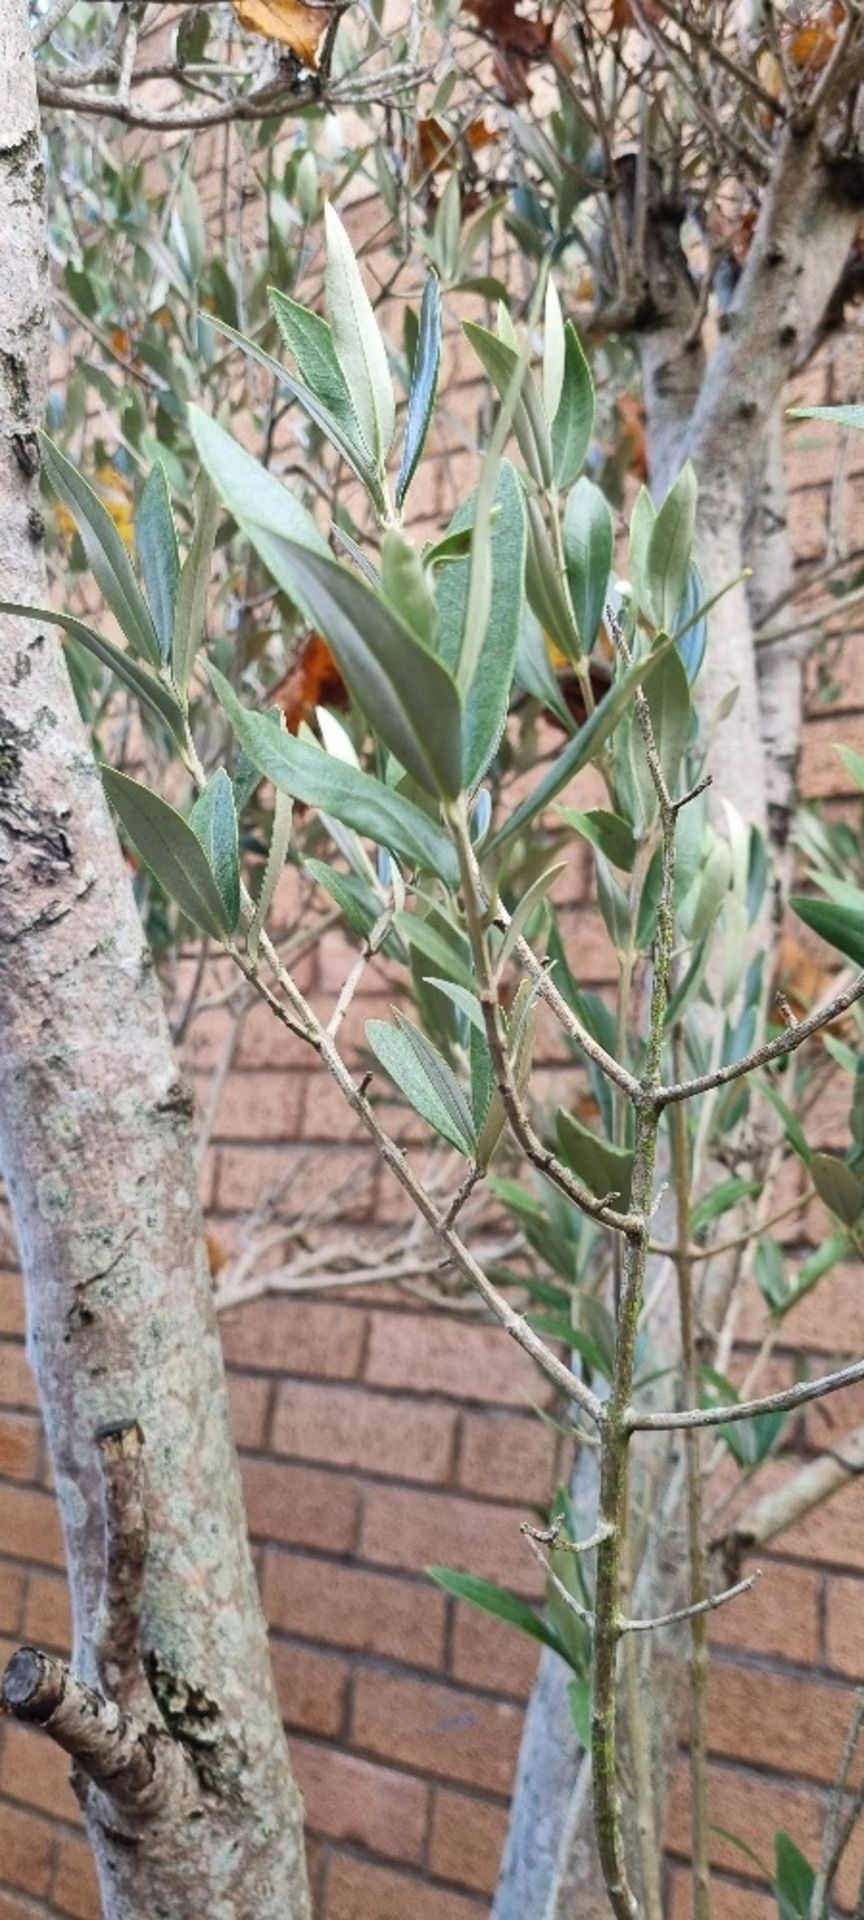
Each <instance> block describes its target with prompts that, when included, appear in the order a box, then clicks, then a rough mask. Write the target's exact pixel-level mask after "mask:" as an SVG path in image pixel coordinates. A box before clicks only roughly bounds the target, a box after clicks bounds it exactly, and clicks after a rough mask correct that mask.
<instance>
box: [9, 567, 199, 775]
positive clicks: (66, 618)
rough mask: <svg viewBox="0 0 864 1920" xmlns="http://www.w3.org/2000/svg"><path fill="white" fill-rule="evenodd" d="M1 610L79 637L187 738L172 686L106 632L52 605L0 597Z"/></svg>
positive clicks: (179, 735) (180, 737)
mask: <svg viewBox="0 0 864 1920" xmlns="http://www.w3.org/2000/svg"><path fill="white" fill-rule="evenodd" d="M0 613H20V614H21V615H22V616H23V618H24V619H26V620H37V621H39V620H44V621H45V622H46V624H47V625H48V626H51V627H61V628H62V629H63V632H64V633H68V634H71V636H72V638H73V640H80V642H81V645H82V647H86V648H87V651H88V653H92V654H93V655H94V657H95V659H97V660H98V661H100V662H101V664H102V666H103V667H110V669H111V672H112V673H116V675H117V678H118V680H122V681H123V684H124V686H126V687H128V688H129V691H130V693H134V694H135V696H136V698H137V699H138V700H145V701H146V702H147V705H148V706H149V707H152V709H153V711H154V713H157V714H158V715H159V718H160V720H164V721H165V724H166V726H168V727H170V729H171V732H172V733H173V735H174V737H175V739H176V740H178V741H180V742H181V743H182V742H184V741H185V734H186V730H185V725H184V720H183V713H182V710H181V708H180V705H179V703H178V701H177V700H175V698H174V695H173V693H172V692H171V689H170V687H167V686H166V685H165V682H164V680H158V679H157V678H156V675H155V673H151V672H150V670H149V668H148V667H142V666H139V664H138V661H137V660H136V659H135V656H134V654H131V653H124V652H123V650H122V648H120V647H115V645H114V642H113V640H108V639H107V638H106V636H105V634H104V633H97V632H96V630H95V628H93V627H88V626H87V625H86V624H85V622H84V621H83V620H75V619H73V617H72V615H71V614H69V613H55V612H54V610H53V608H51V607H21V606H18V605H17V603H16V602H15V601H14V600H0Z"/></svg>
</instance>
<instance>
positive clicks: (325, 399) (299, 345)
mask: <svg viewBox="0 0 864 1920" xmlns="http://www.w3.org/2000/svg"><path fill="white" fill-rule="evenodd" d="M268 298H269V301H270V305H271V307H272V309H273V313H274V315H275V318H276V324H277V326H278V328H279V332H280V333H281V335H282V338H283V340H284V342H285V345H286V347H287V348H288V352H289V353H290V354H292V355H293V357H294V359H295V360H296V362H297V367H298V370H299V373H300V378H301V380H303V381H304V382H305V385H306V386H307V387H308V388H309V391H310V393H312V394H314V396H315V399H316V400H320V402H321V405H322V407H326V408H327V411H328V413H329V414H331V415H332V417H333V419H334V420H337V421H338V422H339V425H340V427H341V428H342V429H343V432H345V433H346V434H348V436H349V438H350V439H351V440H353V441H354V442H355V443H356V445H357V449H358V451H359V452H360V453H363V452H364V446H363V436H362V434H361V432H360V424H359V421H358V419H357V415H356V413H355V411H354V403H353V401H352V399H351V395H350V393H349V392H348V387H347V383H346V380H345V375H344V373H343V372H342V368H341V367H340V365H339V361H338V359H337V357H336V348H335V346H334V345H333V329H332V327H330V326H329V325H328V323H327V321H326V320H322V318H321V316H320V314H317V313H310V311H309V309H308V307H301V305H300V303H299V301H298V300H291V299H289V298H288V295H287V294H284V293H278V292H277V290H276V288H275V287H270V288H269V290H268Z"/></svg>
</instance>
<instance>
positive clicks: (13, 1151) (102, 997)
mask: <svg viewBox="0 0 864 1920" xmlns="http://www.w3.org/2000/svg"><path fill="white" fill-rule="evenodd" d="M0 127H2V134H0V140H2V145H0V232H2V236H3V260H4V271H3V275H2V280H0V592H2V597H3V598H4V599H9V600H17V601H22V602H26V603H29V604H37V605H38V604H44V599H45V592H46V587H45V572H44V566H43V561H42V551H41V544H40V543H41V537H42V523H41V517H40V511H39V496H38V478H37V475H38V443H37V440H36V437H35V429H36V428H37V426H38V424H39V422H40V419H41V416H42V411H43V403H44V390H45V381H46V368H47V352H48V331H47V304H48V262H47V252H46V243H45V227H44V212H43V207H42V165H41V159H40V130H39V124H38V114H37V106H36V93H35V79H34V71H33V61H32V55H31V51H30V45H29V37H28V25H27V9H26V4H25V0H6V4H5V6H4V9H3V30H2V34H0ZM52 634H53V629H51V630H48V631H47V632H46V631H44V630H42V629H41V628H40V626H39V624H38V623H37V622H34V623H32V624H30V625H27V624H25V623H23V622H22V621H21V620H19V619H10V618H4V619H3V620H0V877H2V886H0V1021H2V1030H3V1053H2V1063H0V1162H2V1167H3V1172H4V1174H5V1177H6V1180H7V1182H8V1187H9V1192H10V1197H11V1202H12V1207H13V1213H14V1218H15V1223H16V1228H17V1232H18V1239H19V1246H20V1252H21V1259H22V1264H23V1267H24V1272H25V1277H26V1289H27V1316H28V1350H29V1354H30V1358H31V1362H32V1365H33V1367H34V1369H35V1372H36V1376H37V1379H38V1383H39V1391H40V1396H41V1402H42V1408H43V1412H44V1417H45V1424H46V1427H47V1432H48V1438H49V1443H50V1449H51V1457H52V1461H53V1467H54V1473H55V1476H56V1484H57V1495H58V1501H59V1506H60V1512H61V1515H62V1522H63V1529H64V1535H65V1540H66V1547H67V1554H68V1563H69V1578H70V1585H71V1590H72V1599H73V1613H74V1641H75V1651H74V1657H73V1664H72V1669H71V1671H70V1670H68V1669H66V1668H64V1666H63V1665H62V1663H60V1662H54V1661H50V1660H46V1659H45V1657H44V1656H41V1655H38V1654H37V1653H35V1652H34V1651H33V1650H24V1651H22V1652H21V1653H19V1654H17V1655H16V1656H14V1658H13V1660H12V1662H10V1666H9V1669H7V1675H6V1679H5V1682H4V1699H5V1703H6V1705H7V1707H8V1708H9V1709H10V1710H11V1711H13V1712H15V1713H17V1714H18V1715H19V1717H21V1718H22V1719H29V1720H31V1721H34V1722H37V1723H38V1724H40V1725H43V1726H45V1727H46V1729H47V1731H48V1732H49V1734H50V1735H51V1736H52V1737H54V1738H55V1739H56V1740H57V1741H59V1743H60V1744H61V1745H62V1746H64V1747H65V1748H66V1750H67V1751H69V1752H70V1753H71V1755H72V1757H73V1761H74V1763H75V1767H74V1777H75V1781H76V1786H77V1788H78V1791H79V1795H80V1798H81V1801H82V1804H83V1807H84V1812H85V1818H86V1824H87V1832H88V1835H89V1839H90V1842H91V1845H92V1847H93V1851H94V1854H95V1857H96V1862H97V1866H98V1871H99V1878H100V1884H101V1889H102V1899H103V1903H104V1911H105V1914H106V1915H107V1916H110V1920H156V1917H157V1916H163V1917H164V1920H200V1916H201V1915H202V1914H208V1915H211V1914H212V1916H213V1920H217V1917H218V1920H241V1916H248V1915H250V1914H254V1915H255V1916H256V1920H308V1916H309V1913H310V1905H309V1895H308V1888H307V1882H306V1872H305V1864H304V1857H303V1845H302V1829H301V1805H300V1800H299V1796H298V1794H297V1791H296V1788H295V1786H294V1783H293V1780H292V1778H291V1773H290V1769H289V1764H288V1755H287V1751H286V1747H285V1743H284V1736H283V1732H282V1726H281V1721H280V1716H279V1711H278V1706H277V1703H276V1699H275V1695H274V1689H273V1684H272V1679H271V1674H270V1668H269V1662H268V1657H267V1643H266V1632H265V1627H264V1622H263V1619H262V1615H261V1611H260V1607H259V1602H258V1595H257V1590H256V1585H255V1577H254V1570H253V1566H252V1560H251V1555H250V1552H249V1546H248V1540H247V1534H246V1527H245V1520H244V1513H243V1505H242V1498H241V1493H240V1483H239V1476H238V1469H237V1460H236V1455H235V1451H234V1447H233V1443H232V1439H231V1432H230V1425H229V1416H228V1405H227V1397H226V1390H225V1379H224V1373H223V1366H222V1357H221V1350H220V1344H219V1336H218V1331H217V1326H216V1321H215V1316H214V1311H213V1303H212V1290H211V1283H210V1278H209V1273H208V1266H207V1259H206V1253H205V1248H204V1242H203V1238H202V1231H201V1218H200V1213H199V1206H198V1199H197V1192H196V1179H195V1167H194V1161H193V1154H192V1110H191V1100H190V1096H189V1093H188V1091H187V1089H186V1087H185V1086H184V1084H183V1082H182V1080H181V1079H180V1077H179V1075H178V1071H177V1066H176V1063H175V1061H174V1058H173V1056H172V1051H171V1046H170V1041H169V1037H168V1031H167V1026H166V1021H165V1017H164V1012H163V1007H162V1002H161V997H160V993H159V988H158V983H157V981H156V979H155V977H154V974H153V969H152V963H151V960H150V958H149V955H148V953H147V951H146V948H145V946H144V942H143V937H142V930H141V926H140V922H139V918H138V914H137V911H136V908H135V903H134V900H133V896H132V892H131V888H130V885H129V879H128V875H127V873H126V871H125V867H124V863H123V860H122V856H121V853H120V849H119V846H118V843H117V839H116V836H115V834H114V830H113V827H112V824H111V820H110V817H109V815H108V812H107V808H106V806H105V802H104V799H103V796H102V789H101V784H100V780H99V776H98V773H97V770H96V767H95V765H94V762H93V759H92V756H91V753H90V751H89V747H88V742H87V739H86V735H85V733H84V730H83V728H82V726H81V723H80V721H79V717H78V713H77V710H76V707H75V702H74V698H73V695H72V691H71V688H70V684H69V680H68V676H67V673H66V669H65V665H64V662H63V656H62V650H61V649H60V648H59V647H58V645H57V644H56V643H55V641H54V639H53V637H51V636H52Z"/></svg>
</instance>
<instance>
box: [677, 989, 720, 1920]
mask: <svg viewBox="0 0 864 1920" xmlns="http://www.w3.org/2000/svg"><path fill="white" fill-rule="evenodd" d="M672 1054H673V1060H674V1065H675V1075H676V1078H677V1077H678V1075H679V1074H680V1073H681V1072H682V1071H683V1067H684V1045H683V1035H682V1032H681V1028H680V1027H676V1029H675V1032H674V1034H673V1037H672ZM670 1126H671V1135H672V1168H673V1176H674V1181H675V1200H676V1207H677V1215H678V1250H677V1252H676V1255H675V1265H676V1270H677V1274H678V1312H679V1318H680V1323H681V1354H682V1392H683V1397H684V1405H685V1406H686V1407H695V1406H697V1405H698V1391H699V1382H698V1377H697V1366H696V1335H695V1325H694V1314H693V1262H692V1260H691V1258H690V1245H691V1222H690V1142H689V1138H688V1132H687V1112H686V1108H685V1107H684V1105H683V1104H682V1103H679V1104H678V1106H676V1107H674V1108H673V1110H672V1113H671V1115H670ZM684 1454H685V1462H686V1471H687V1552H688V1561H689V1571H690V1583H689V1598H690V1604H691V1606H694V1607H698V1606H701V1605H702V1603H703V1602H704V1601H705V1600H706V1599H707V1597H708V1587H707V1579H706V1568H705V1541H704V1535H703V1527H702V1474H701V1461H700V1457H699V1431H698V1428H694V1429H693V1430H692V1431H690V1432H688V1433H686V1434H685V1436H684ZM707 1678H708V1616H707V1614H705V1613H694V1614H693V1615H692V1616H691V1620H690V1824H691V1835H692V1838H691V1846H692V1877H693V1920H710V1916H711V1885H710V1872H709V1864H708V1793H707V1744H708V1741H707V1713H706V1685H707Z"/></svg>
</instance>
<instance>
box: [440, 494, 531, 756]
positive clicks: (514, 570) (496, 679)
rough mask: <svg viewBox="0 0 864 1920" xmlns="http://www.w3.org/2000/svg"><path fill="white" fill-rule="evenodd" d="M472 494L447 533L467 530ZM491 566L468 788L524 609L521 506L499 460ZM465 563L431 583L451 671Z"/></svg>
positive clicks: (490, 750) (473, 695) (467, 751)
mask: <svg viewBox="0 0 864 1920" xmlns="http://www.w3.org/2000/svg"><path fill="white" fill-rule="evenodd" d="M475 501H476V495H475V494H472V496H471V498H470V499H469V500H467V501H466V502H465V504H464V506H462V507H460V508H459V509H458V511H457V512H456V513H455V514H454V516H453V519H452V520H451V522H450V527H449V529H448V535H447V538H448V539H457V538H459V537H460V536H461V535H462V533H463V532H467V531H468V530H469V528H470V527H471V525H472V522H473V518H474V507H475ZM489 565H490V572H491V581H490V596H489V613H488V618H487V621H486V631H485V635H484V638H483V643H482V646H481V649H480V657H479V660H478V663H477V669H476V672H475V674H474V676H473V679H472V681H471V685H470V687H469V688H468V692H467V694H466V696H465V703H464V709H463V719H462V730H463V738H464V743H465V745H464V759H463V768H462V777H463V781H464V785H465V789H466V791H470V790H471V789H472V788H473V787H475V786H476V785H477V782H478V781H479V780H481V779H482V777H483V774H484V773H485V771H486V768H487V767H488V765H489V762H490V760H491V759H492V757H493V755H494V754H495V752H496V750H497V747H498V743H499V741H500V739H501V735H502V733H503V731H504V723H505V721H506V718H507V710H508V707H509V704H510V692H511V688H512V684H513V674H514V668H515V664H516V655H517V650H518V646H519V634H520V625H521V617H522V610H523V605H524V601H523V594H522V577H523V571H524V566H525V507H524V502H523V496H522V488H521V486H520V484H519V480H518V478H517V475H516V471H515V468H514V467H512V466H511V464H510V461H509V460H502V462H501V466H500V469H499V473H498V480H497V484H496V488H495V497H494V503H493V507H492V514H491V530H490V540H489ZM468 580H469V569H468V564H464V565H463V564H455V563H454V564H453V565H451V566H447V567H445V568H444V570H443V572H442V573H441V575H440V577H439V579H438V582H437V594H436V597H437V601H438V622H439V633H438V644H437V651H438V653H439V654H440V656H441V658H442V660H444V661H445V662H446V664H447V665H448V666H449V667H450V669H451V671H452V672H455V670H456V667H457V665H458V662H459V654H460V649H461V645H462V634H463V630H464V626H465V614H466V610H467V605H468Z"/></svg>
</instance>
